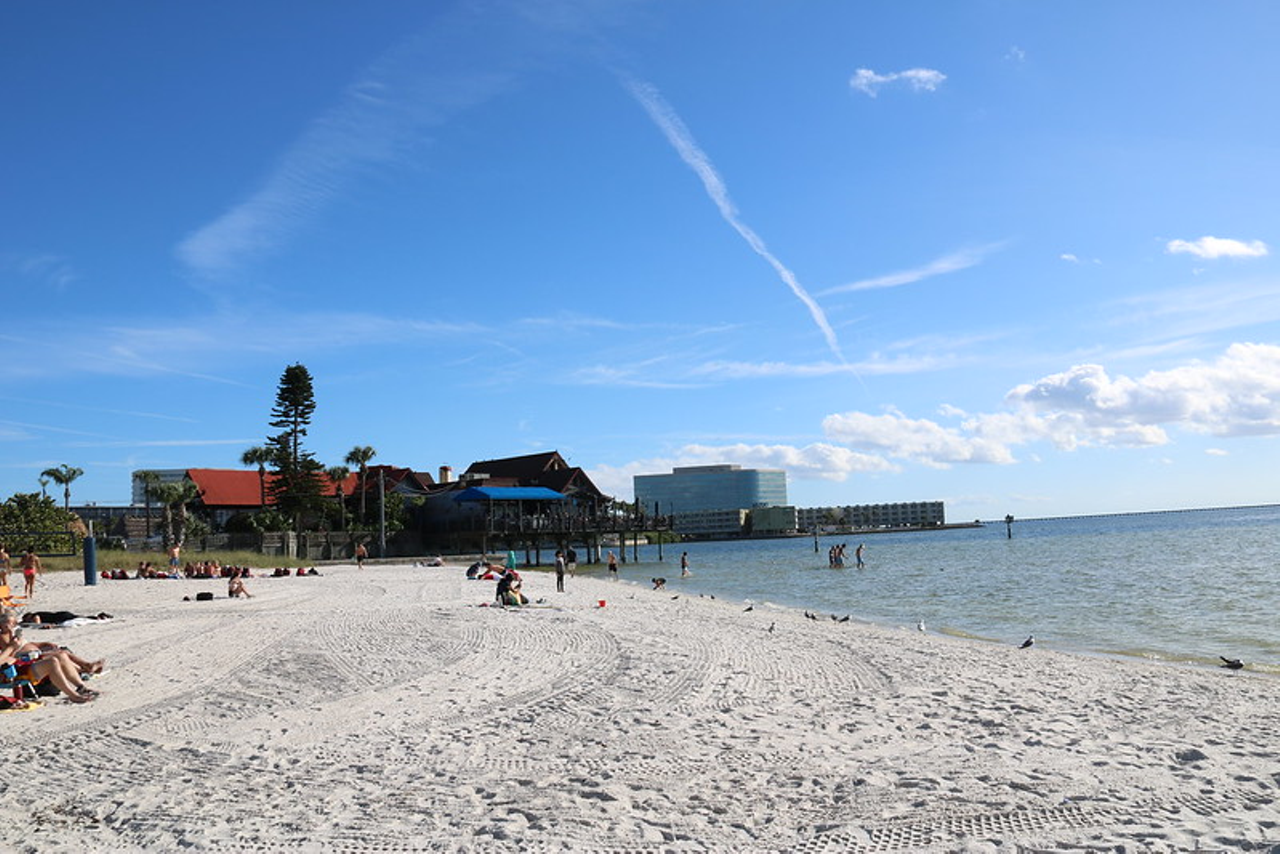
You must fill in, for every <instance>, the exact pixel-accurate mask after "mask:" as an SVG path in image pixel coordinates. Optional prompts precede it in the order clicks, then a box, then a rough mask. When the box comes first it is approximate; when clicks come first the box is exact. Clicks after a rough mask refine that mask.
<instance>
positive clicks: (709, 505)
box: [633, 465, 787, 516]
mask: <svg viewBox="0 0 1280 854" xmlns="http://www.w3.org/2000/svg"><path fill="white" fill-rule="evenodd" d="M633 484H634V486H635V494H636V501H637V502H638V503H639V504H640V506H641V507H643V508H644V511H645V512H646V513H653V512H654V505H655V504H656V505H657V507H658V512H659V514H660V515H663V516H668V515H673V514H681V513H691V512H694V511H702V510H750V509H751V508H753V507H776V506H781V505H785V504H786V503H787V473H786V472H785V471H782V470H781V469H744V468H742V466H736V465H717V466H689V467H687V468H678V469H672V470H671V474H639V475H636V476H635V478H634V479H633Z"/></svg>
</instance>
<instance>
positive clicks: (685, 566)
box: [680, 552, 693, 578]
mask: <svg viewBox="0 0 1280 854" xmlns="http://www.w3.org/2000/svg"><path fill="white" fill-rule="evenodd" d="M690 575H693V573H692V572H690V571H689V553H688V552H681V554H680V577H681V578H688V577H689V576H690Z"/></svg>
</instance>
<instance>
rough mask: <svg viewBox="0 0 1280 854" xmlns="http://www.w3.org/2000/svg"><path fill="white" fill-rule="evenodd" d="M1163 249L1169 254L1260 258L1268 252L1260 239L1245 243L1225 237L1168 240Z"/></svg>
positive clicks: (1200, 256) (1198, 256) (1199, 256)
mask: <svg viewBox="0 0 1280 854" xmlns="http://www.w3.org/2000/svg"><path fill="white" fill-rule="evenodd" d="M1165 251H1166V252H1168V253H1169V254H1171V255H1194V256H1196V257H1197V258H1261V257H1263V256H1265V255H1266V254H1267V252H1268V250H1267V244H1265V243H1263V242H1262V241H1261V240H1253V241H1250V242H1248V243H1246V242H1244V241H1242V240H1232V239H1230V238H1227V237H1201V238H1200V239H1199V240H1170V241H1169V242H1168V243H1167V244H1166V245H1165Z"/></svg>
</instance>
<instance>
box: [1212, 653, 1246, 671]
mask: <svg viewBox="0 0 1280 854" xmlns="http://www.w3.org/2000/svg"><path fill="white" fill-rule="evenodd" d="M1218 658H1221V659H1222V664H1221V665H1219V666H1221V667H1225V668H1227V669H1228V670H1241V669H1243V668H1244V662H1243V661H1241V660H1240V659H1238V658H1227V657H1226V656H1225V655H1220V656H1218Z"/></svg>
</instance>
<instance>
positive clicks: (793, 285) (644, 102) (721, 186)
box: [625, 78, 845, 362]
mask: <svg viewBox="0 0 1280 854" xmlns="http://www.w3.org/2000/svg"><path fill="white" fill-rule="evenodd" d="M625 83H626V85H627V88H628V89H629V90H630V91H631V94H632V96H633V97H635V99H636V100H637V101H639V102H640V105H641V106H642V107H644V109H645V112H647V113H648V114H649V118H650V119H652V120H653V123H654V124H656V125H657V126H658V129H659V130H661V131H662V133H663V135H664V136H665V137H666V138H667V142H669V143H670V144H671V146H672V147H673V148H674V149H675V150H676V153H677V154H679V155H680V159H681V160H683V161H684V162H685V165H686V166H688V167H689V168H690V169H692V170H693V172H694V174H696V175H697V176H698V178H699V179H700V180H701V181H702V186H703V188H704V189H705V190H706V192H707V195H708V196H709V197H710V198H711V201H712V202H714V203H715V206H716V208H717V209H719V211H720V216H721V217H722V218H723V219H724V221H725V222H727V223H728V224H729V225H730V226H731V227H732V228H733V230H734V231H736V232H738V234H739V235H740V236H741V237H742V239H743V240H745V241H746V242H747V245H748V246H750V247H751V249H752V250H753V251H754V252H755V253H756V254H757V255H759V256H760V257H761V258H763V259H764V260H765V261H766V262H768V264H769V266H771V267H773V269H774V271H775V272H776V273H777V274H778V278H780V279H781V280H782V282H783V284H785V285H786V286H787V287H788V288H789V289H790V290H791V292H792V293H793V294H795V296H796V298H797V299H799V300H800V302H801V303H803V304H804V306H805V308H806V309H808V311H809V315H810V317H812V318H813V322H814V324H815V325H816V326H817V327H818V329H819V330H820V331H821V332H822V336H823V338H825V339H826V342H827V347H828V348H829V349H830V350H831V352H832V353H834V354H835V356H836V358H837V359H838V360H840V361H841V362H843V361H844V360H845V359H844V354H843V353H842V352H841V350H840V342H839V340H838V339H837V338H836V333H835V330H834V329H832V328H831V324H830V323H829V322H828V321H827V315H826V313H825V312H824V311H823V310H822V307H821V306H820V305H818V302H817V300H815V299H814V298H813V297H812V296H811V295H810V294H809V292H808V291H807V290H806V289H805V288H804V286H803V285H801V284H800V282H799V280H798V279H797V278H796V276H795V274H794V273H793V272H791V270H789V269H788V268H787V267H786V266H785V265H784V264H783V263H782V262H781V261H779V260H778V258H777V256H775V255H774V254H773V253H772V252H770V251H769V248H768V247H767V246H766V245H765V242H764V240H763V239H761V237H760V235H758V234H756V233H755V231H754V230H752V228H751V227H750V226H748V225H747V224H746V223H745V222H743V221H742V217H741V216H740V215H739V212H738V208H737V206H735V205H734V203H733V200H732V199H731V198H730V197H729V189H728V187H727V186H725V183H724V180H723V179H722V178H721V177H720V173H719V172H717V171H716V168H715V166H714V165H713V164H712V163H711V160H710V158H708V157H707V155H706V153H705V152H704V151H703V150H702V149H701V148H699V147H698V144H697V142H696V141H695V140H694V138H693V134H692V133H691V132H690V131H689V129H688V127H686V126H685V124H684V122H683V121H682V120H681V119H680V116H679V115H677V114H676V112H675V110H674V109H673V108H672V107H671V105H670V104H668V103H667V102H666V100H665V99H664V98H663V97H662V95H661V93H659V92H658V90H657V89H656V88H655V87H654V86H652V85H651V84H649V83H645V82H642V81H639V80H634V79H630V78H627V79H625Z"/></svg>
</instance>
